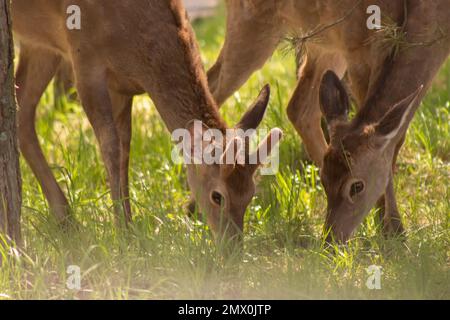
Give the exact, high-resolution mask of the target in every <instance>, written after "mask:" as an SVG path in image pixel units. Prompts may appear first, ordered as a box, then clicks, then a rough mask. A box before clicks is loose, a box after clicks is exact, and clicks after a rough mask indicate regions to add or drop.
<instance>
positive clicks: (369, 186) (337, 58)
mask: <svg viewBox="0 0 450 320" xmlns="http://www.w3.org/2000/svg"><path fill="white" fill-rule="evenodd" d="M373 5H376V6H378V8H379V9H380V12H381V18H382V24H381V25H379V26H377V28H375V29H374V30H372V29H371V28H368V26H367V25H368V24H367V20H368V18H370V17H369V15H368V12H369V11H368V10H367V9H368V8H369V6H373ZM226 7H227V15H228V16H227V26H226V37H225V42H224V44H223V47H222V50H221V52H220V54H219V57H218V59H217V61H216V63H215V64H214V65H213V66H212V67H211V68H210V70H209V71H208V82H209V85H210V89H211V92H212V94H213V96H214V98H215V99H216V102H217V103H218V104H219V105H222V104H223V103H224V102H225V101H226V99H227V98H228V97H229V96H230V95H231V94H232V93H233V92H234V91H236V90H238V89H239V88H240V87H241V86H242V85H243V84H244V83H245V82H246V80H247V79H248V78H249V77H250V76H251V74H252V73H253V72H254V71H256V70H258V69H259V68H261V67H262V66H263V65H264V64H265V63H266V61H267V60H268V58H269V57H270V56H271V55H272V54H273V52H274V50H275V49H276V48H277V46H278V45H279V43H280V42H281V41H282V40H283V39H286V38H292V37H291V35H292V34H294V36H295V37H294V38H295V39H296V41H295V42H296V43H297V47H298V48H299V50H298V51H299V52H301V53H302V55H301V59H300V60H301V67H300V69H299V71H298V83H297V87H296V88H295V90H294V93H293V94H292V97H291V100H290V102H289V104H288V106H287V115H288V118H289V120H290V122H291V123H292V124H293V125H294V127H295V129H296V131H297V132H298V133H299V135H300V137H301V139H302V141H303V144H304V146H305V149H306V151H307V153H308V154H309V157H310V158H311V160H312V161H313V162H314V163H315V164H316V165H317V167H318V168H319V169H320V176H321V182H322V184H323V186H324V189H325V193H326V196H327V202H328V205H327V211H326V218H325V224H324V234H327V235H328V236H327V237H325V238H326V239H327V240H329V241H331V240H333V239H334V240H336V241H337V242H344V243H345V242H347V240H348V239H349V238H351V236H352V234H353V233H354V231H355V230H356V228H357V227H358V225H359V224H360V223H361V222H362V221H363V219H364V218H365V217H366V216H367V215H368V213H369V212H370V210H371V209H372V208H374V207H378V208H379V211H378V212H379V214H380V220H381V230H382V233H383V234H384V235H385V236H386V237H396V236H399V235H402V238H404V237H403V235H405V232H404V231H405V229H404V226H403V223H402V221H401V216H400V214H399V209H398V206H397V202H396V199H395V190H394V183H393V176H394V172H395V170H394V169H395V163H396V160H397V156H398V153H399V150H400V148H401V146H402V145H403V142H404V140H405V135H406V131H407V128H408V126H409V123H410V122H411V120H412V119H413V115H414V113H415V111H416V110H417V108H418V106H419V105H420V103H421V101H422V99H423V97H424V96H425V94H426V92H427V90H428V88H429V87H430V85H431V83H432V80H433V78H434V77H435V75H436V74H437V72H438V70H439V68H440V66H441V65H442V64H443V63H444V62H445V60H446V59H447V57H448V55H449V52H450V40H449V35H450V6H449V2H448V0H436V1H422V0H404V1H400V0H398V1H389V0H369V1H366V0H358V1H356V0H342V1H333V0H317V1H306V0H280V1H267V0H227V1H226ZM344 80H345V83H344ZM352 101H353V102H354V104H355V105H356V108H357V112H356V115H355V117H354V118H353V119H349V118H348V114H349V109H350V106H351V102H352ZM323 118H325V119H326V122H327V129H328V131H329V136H330V139H329V142H328V141H327V139H326V137H325V134H324V130H323V129H322V127H321V120H322V119H323Z"/></svg>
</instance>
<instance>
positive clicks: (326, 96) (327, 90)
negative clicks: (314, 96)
mask: <svg viewBox="0 0 450 320" xmlns="http://www.w3.org/2000/svg"><path fill="white" fill-rule="evenodd" d="M319 94H320V97H319V98H320V108H321V110H322V113H323V115H324V116H325V118H326V120H327V123H328V125H329V126H330V125H331V124H332V123H333V122H334V121H335V120H339V119H340V120H345V121H347V116H348V110H349V108H350V99H349V97H348V94H347V91H346V90H345V87H344V85H343V84H342V82H341V80H340V79H339V78H338V76H337V75H336V74H335V73H334V72H333V71H327V72H326V73H325V74H324V76H323V78H322V83H321V85H320V93H319Z"/></svg>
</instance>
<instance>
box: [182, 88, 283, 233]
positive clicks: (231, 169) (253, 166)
mask: <svg viewBox="0 0 450 320" xmlns="http://www.w3.org/2000/svg"><path fill="white" fill-rule="evenodd" d="M269 97H270V88H269V86H266V87H265V88H264V89H263V90H262V91H261V93H260V95H259V97H258V98H257V100H256V102H255V103H254V104H253V106H252V107H251V108H250V109H249V110H248V111H247V113H246V114H245V115H244V116H243V118H242V119H241V121H240V122H239V123H238V124H237V125H236V126H235V127H234V129H232V131H236V132H238V131H239V132H245V131H248V130H256V128H257V127H258V126H259V125H260V123H261V121H262V120H263V117H264V114H265V111H266V109H267V105H268V102H269ZM188 129H189V130H188V132H189V134H190V141H193V142H194V145H195V144H197V145H198V144H201V145H202V150H205V149H207V148H210V147H211V146H212V145H213V144H214V143H212V142H214V141H211V140H212V139H211V137H209V138H206V137H205V135H207V134H208V133H207V132H208V130H209V128H207V127H206V126H204V125H203V126H200V127H198V126H197V127H196V126H195V125H194V124H191V125H190V126H189V127H188ZM281 137H282V131H281V130H280V129H273V130H272V131H271V132H270V133H269V135H268V136H267V137H266V138H265V139H263V141H262V143H261V144H260V145H259V147H258V150H256V151H255V152H254V153H252V154H250V153H249V141H248V140H247V139H246V138H244V139H243V138H242V136H240V135H234V136H231V137H229V135H227V137H226V138H224V139H223V140H222V141H220V142H218V141H215V146H214V152H213V155H214V156H215V157H214V158H216V159H218V158H220V161H218V163H217V162H214V163H212V164H208V163H205V162H204V161H197V163H198V164H190V165H188V170H187V172H188V183H189V186H190V189H191V192H192V200H193V202H192V203H191V205H190V208H189V210H190V211H192V210H193V209H195V204H196V205H197V208H198V211H199V212H201V214H202V217H203V219H205V220H206V222H207V223H208V225H209V227H210V228H211V230H212V232H213V234H214V236H215V238H216V239H219V240H226V241H228V240H230V239H240V238H241V235H242V231H243V224H244V214H245V211H246V208H247V206H248V205H249V203H250V201H251V200H252V198H253V196H254V194H255V190H256V187H255V182H254V175H255V172H256V171H257V169H258V167H259V166H260V165H261V164H263V163H264V162H265V160H266V159H267V157H268V156H269V155H270V153H271V152H272V150H273V148H274V147H275V146H276V145H277V144H278V142H279V141H280V139H281ZM230 151H231V152H230ZM214 153H218V154H214ZM190 156H191V157H195V152H194V151H193V150H192V152H191V153H190ZM251 159H253V160H254V161H252V160H251ZM192 160H193V161H190V163H195V162H196V161H195V159H192ZM194 201H195V202H194Z"/></svg>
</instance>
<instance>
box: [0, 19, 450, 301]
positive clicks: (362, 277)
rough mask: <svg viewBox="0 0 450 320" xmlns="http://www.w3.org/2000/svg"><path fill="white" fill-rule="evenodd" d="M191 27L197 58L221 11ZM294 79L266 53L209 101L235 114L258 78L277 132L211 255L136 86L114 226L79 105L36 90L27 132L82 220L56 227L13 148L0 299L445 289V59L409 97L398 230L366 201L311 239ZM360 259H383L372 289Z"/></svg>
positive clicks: (309, 189)
mask: <svg viewBox="0 0 450 320" xmlns="http://www.w3.org/2000/svg"><path fill="white" fill-rule="evenodd" d="M196 31H197V33H198V37H199V40H200V46H201V49H202V54H203V57H204V61H205V64H206V66H207V67H209V66H211V64H212V63H213V62H214V60H215V58H216V57H217V54H218V51H219V49H220V45H221V43H222V41H223V37H224V18H223V15H221V16H219V17H218V18H215V19H211V20H205V21H202V22H200V23H198V24H196ZM295 81H296V80H295V61H294V58H293V56H289V55H286V54H285V53H283V52H278V53H276V54H275V56H274V57H273V58H272V59H271V60H270V61H269V63H268V64H267V65H266V67H264V69H263V70H261V71H259V72H257V73H255V74H254V75H253V76H252V78H251V79H250V80H249V81H248V83H247V84H246V85H245V86H244V87H243V88H242V89H241V90H240V91H239V92H237V93H236V94H235V95H234V96H233V97H232V98H231V99H229V101H228V102H227V104H226V105H225V106H224V107H223V108H222V109H221V112H222V114H223V115H224V116H225V118H226V119H227V120H228V121H229V123H230V124H234V123H235V122H237V121H238V119H239V117H240V115H242V114H243V112H244V111H245V110H246V108H247V107H248V106H249V105H250V104H251V102H252V100H253V99H254V98H255V97H256V95H257V93H258V92H259V90H260V89H261V88H262V86H263V85H264V84H265V83H270V84H271V85H272V92H273V94H272V99H271V102H270V108H269V111H268V115H267V118H266V119H265V121H264V123H263V126H265V127H267V128H269V127H273V126H278V127H281V128H283V130H284V131H285V139H284V140H283V143H282V146H281V168H280V172H279V173H278V174H277V175H276V176H268V177H262V178H260V179H259V180H260V183H259V188H258V194H257V196H256V197H255V199H254V201H253V202H252V203H251V205H250V207H249V209H248V212H247V215H246V230H245V249H244V252H243V255H242V256H241V257H240V258H236V259H231V260H225V259H223V258H222V256H221V254H220V252H218V248H216V246H215V245H214V244H213V241H212V238H211V236H210V234H209V232H208V229H207V227H206V226H205V225H204V224H203V223H201V222H194V221H191V220H189V219H188V218H187V217H186V215H185V205H186V202H187V200H188V188H187V184H186V177H185V172H184V169H183V167H182V166H181V165H173V164H172V162H171V160H170V154H171V150H172V143H171V141H170V135H169V134H168V132H167V130H166V129H165V127H164V124H163V123H162V121H161V119H160V117H159V116H158V114H157V113H156V110H155V108H154V107H153V105H152V103H151V102H150V100H149V99H148V98H147V97H138V98H136V99H135V105H134V111H133V113H134V118H133V128H134V131H133V144H132V155H131V158H132V162H131V172H130V174H131V198H132V204H133V209H134V213H135V217H134V224H133V227H132V229H131V230H129V231H123V230H117V229H116V228H115V227H114V221H113V213H112V203H111V201H110V197H109V193H108V192H109V191H108V188H107V183H106V179H105V171H104V168H103V165H102V162H101V159H100V156H99V152H98V147H97V143H96V141H95V138H94V135H93V132H92V130H91V128H90V126H89V125H88V123H87V120H86V117H85V115H84V113H83V112H82V109H81V107H80V106H79V104H78V103H76V102H70V101H66V100H63V101H59V102H58V103H57V104H56V105H58V106H57V108H55V101H54V98H53V94H52V90H50V89H49V90H48V91H47V93H46V95H45V96H44V97H43V99H42V101H41V105H40V108H39V122H38V131H39V135H40V140H41V143H42V146H43V149H44V152H45V154H46V155H47V158H48V159H49V162H50V163H51V165H52V168H53V172H54V173H55V175H56V176H57V177H58V181H59V183H60V184H61V186H63V187H64V189H65V192H66V194H67V196H68V198H69V201H70V204H71V207H72V208H73V211H74V213H75V216H76V218H77V220H78V221H79V223H80V225H81V227H80V230H79V232H74V233H71V234H70V235H67V234H64V233H63V232H61V231H60V230H59V229H58V228H56V227H55V225H54V223H53V222H52V219H51V218H50V216H49V212H48V206H47V203H46V201H45V199H44V196H43V194H42V191H41V189H40V187H39V185H38V183H37V182H36V179H35V178H34V176H33V175H32V173H31V171H30V170H29V168H28V167H27V165H26V164H25V163H24V161H22V170H23V221H22V222H23V237H24V245H23V249H21V252H20V253H18V252H16V251H14V250H11V249H10V248H9V247H8V246H7V245H4V246H0V250H1V252H0V255H1V256H2V257H3V265H2V267H1V269H0V299H2V298H15V299H32V298H33V299H34V298H36V299H62V298H65V299H67V298H68V299H71V298H85V299H94V298H107V299H116V298H117V299H128V298H146V299H147V298H149V299H154V298H194V299H197V298H199V299H206V298H285V299H310V298H319V299H328V298H333V299H353V298H363V299H366V298H367V299H372V298H385V299H391V298H392V299H396V298H412V299H421V298H425V299H428V298H438V299H449V298H450V279H449V264H450V257H449V254H450V252H449V248H450V246H449V245H450V234H449V233H450V228H449V227H450V220H449V219H450V200H449V199H450V194H449V190H448V182H449V178H450V162H449V161H450V130H449V126H450V125H449V123H450V63H447V65H446V66H445V67H444V68H443V70H442V71H441V73H440V75H439V77H438V79H437V80H436V83H435V85H434V87H433V89H432V90H431V91H430V93H429V94H428V95H427V97H426V99H425V101H424V103H423V105H422V106H421V108H420V109H419V111H418V113H417V115H416V117H415V120H414V122H413V124H412V126H411V128H410V130H409V133H408V139H407V142H406V144H405V147H404V148H403V150H402V153H401V157H400V159H399V171H398V174H397V176H396V189H397V198H398V202H399V207H400V210H401V212H402V213H403V217H404V222H405V225H406V227H407V230H408V239H407V241H406V242H405V243H401V242H398V241H395V240H391V241H387V240H385V239H383V237H382V236H380V233H379V226H378V222H377V219H375V216H376V215H375V214H374V213H372V214H371V215H370V216H369V217H368V218H367V219H366V220H365V222H364V223H363V225H362V226H361V227H360V228H359V230H358V232H357V234H356V236H355V238H354V239H353V240H352V241H350V243H349V245H348V246H346V247H334V248H328V249H327V248H325V247H324V245H323V242H322V239H321V236H320V234H321V231H322V225H323V222H324V221H323V220H324V210H325V207H326V199H325V195H324V192H323V190H322V188H321V185H320V180H319V176H318V172H317V168H315V167H314V166H312V165H310V164H308V163H307V162H304V161H303V160H302V159H304V156H303V153H302V148H301V143H300V139H299V137H298V135H297V134H296V132H295V130H294V128H293V127H292V126H291V124H290V123H289V121H288V119H287V116H286V114H285V108H286V106H287V104H288V101H289V98H290V95H291V94H292V92H293V89H294V86H295ZM69 265H78V266H80V268H81V271H82V275H83V277H82V289H81V290H80V291H73V290H70V289H68V288H67V287H66V280H67V277H68V276H69V275H68V274H67V273H66V270H67V267H68V266H69ZM370 265H379V266H381V267H382V270H383V275H382V289H381V290H368V289H367V288H366V285H365V283H366V280H367V277H368V274H367V273H366V268H367V267H369V266H370Z"/></svg>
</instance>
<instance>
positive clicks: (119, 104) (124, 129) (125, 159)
mask: <svg viewBox="0 0 450 320" xmlns="http://www.w3.org/2000/svg"><path fill="white" fill-rule="evenodd" d="M110 95H111V100H112V105H113V111H114V122H115V123H116V128H117V133H118V135H119V140H120V192H121V197H122V201H123V208H124V211H125V217H126V220H127V221H129V222H130V221H131V217H132V212H131V204H130V186H129V177H128V170H129V164H130V146H131V110H132V105H133V97H130V96H126V95H121V94H118V93H115V92H110Z"/></svg>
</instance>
